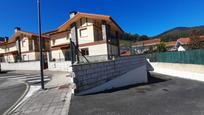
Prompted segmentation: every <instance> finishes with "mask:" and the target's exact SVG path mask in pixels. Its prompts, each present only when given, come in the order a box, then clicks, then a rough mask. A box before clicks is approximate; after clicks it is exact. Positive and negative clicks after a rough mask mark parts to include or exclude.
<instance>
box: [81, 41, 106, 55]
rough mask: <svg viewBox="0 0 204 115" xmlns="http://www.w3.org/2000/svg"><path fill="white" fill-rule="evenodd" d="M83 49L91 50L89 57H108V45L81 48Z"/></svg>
mask: <svg viewBox="0 0 204 115" xmlns="http://www.w3.org/2000/svg"><path fill="white" fill-rule="evenodd" d="M82 48H88V49H89V56H95V55H106V54H107V53H108V52H107V44H106V43H104V44H98V45H92V46H86V47H80V49H82Z"/></svg>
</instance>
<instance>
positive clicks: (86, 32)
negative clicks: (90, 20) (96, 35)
mask: <svg viewBox="0 0 204 115" xmlns="http://www.w3.org/2000/svg"><path fill="white" fill-rule="evenodd" d="M79 33H80V37H87V36H88V31H87V28H83V29H80V30H79Z"/></svg>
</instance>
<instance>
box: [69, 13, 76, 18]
mask: <svg viewBox="0 0 204 115" xmlns="http://www.w3.org/2000/svg"><path fill="white" fill-rule="evenodd" d="M76 14H77V12H76V11H71V12H69V17H70V19H71V18H73V17H74V16H75V15H76Z"/></svg>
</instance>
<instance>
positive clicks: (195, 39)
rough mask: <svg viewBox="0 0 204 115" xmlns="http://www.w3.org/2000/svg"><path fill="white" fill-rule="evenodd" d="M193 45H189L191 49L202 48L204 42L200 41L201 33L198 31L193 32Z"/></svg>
mask: <svg viewBox="0 0 204 115" xmlns="http://www.w3.org/2000/svg"><path fill="white" fill-rule="evenodd" d="M190 38H191V43H190V44H189V47H190V48H191V49H198V48H202V45H203V44H202V42H201V41H200V34H199V31H197V30H192V32H191V35H190Z"/></svg>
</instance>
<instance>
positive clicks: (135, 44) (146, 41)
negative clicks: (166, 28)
mask: <svg viewBox="0 0 204 115" xmlns="http://www.w3.org/2000/svg"><path fill="white" fill-rule="evenodd" d="M160 42H161V40H160V39H159V38H157V39H150V40H144V41H139V42H135V43H134V44H133V46H138V45H144V46H148V45H157V44H160Z"/></svg>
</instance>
